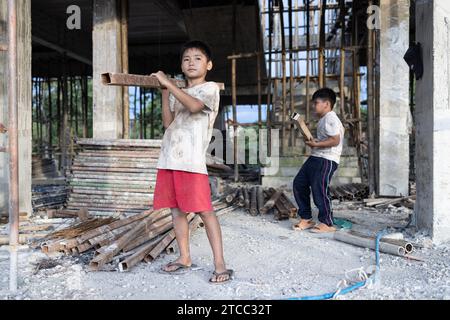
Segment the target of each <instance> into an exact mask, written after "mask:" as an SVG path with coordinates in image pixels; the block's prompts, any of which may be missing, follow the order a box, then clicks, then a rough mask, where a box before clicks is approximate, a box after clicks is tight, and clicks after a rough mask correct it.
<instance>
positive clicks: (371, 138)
mask: <svg viewBox="0 0 450 320" xmlns="http://www.w3.org/2000/svg"><path fill="white" fill-rule="evenodd" d="M372 4H373V1H372V0H369V6H371V5H372ZM367 39H368V40H367V41H368V43H367V129H368V130H367V135H368V142H369V193H370V194H373V193H374V192H375V158H374V157H375V154H374V153H375V132H374V103H373V100H374V86H373V82H374V81H373V29H371V28H369V30H368V38H367Z"/></svg>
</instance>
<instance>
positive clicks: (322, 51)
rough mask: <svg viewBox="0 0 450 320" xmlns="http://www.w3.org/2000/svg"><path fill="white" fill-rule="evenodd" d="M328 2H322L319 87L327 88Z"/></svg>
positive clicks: (324, 0)
mask: <svg viewBox="0 0 450 320" xmlns="http://www.w3.org/2000/svg"><path fill="white" fill-rule="evenodd" d="M326 5H327V1H326V0H321V4H320V6H321V10H320V27H319V60H318V61H319V87H320V88H323V87H325V19H326V14H325V13H326Z"/></svg>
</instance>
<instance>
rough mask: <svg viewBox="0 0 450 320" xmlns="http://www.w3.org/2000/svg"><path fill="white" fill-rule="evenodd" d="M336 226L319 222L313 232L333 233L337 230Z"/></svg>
mask: <svg viewBox="0 0 450 320" xmlns="http://www.w3.org/2000/svg"><path fill="white" fill-rule="evenodd" d="M335 231H336V228H335V227H330V226H326V225H324V224H319V225H317V226H315V227H314V228H312V229H311V232H312V233H332V232H335Z"/></svg>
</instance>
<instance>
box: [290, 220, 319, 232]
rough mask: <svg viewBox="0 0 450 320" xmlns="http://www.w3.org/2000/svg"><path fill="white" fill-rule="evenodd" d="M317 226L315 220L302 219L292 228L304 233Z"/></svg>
mask: <svg viewBox="0 0 450 320" xmlns="http://www.w3.org/2000/svg"><path fill="white" fill-rule="evenodd" d="M315 225H316V224H315V222H314V221H313V220H305V219H301V220H300V222H299V223H297V224H294V225H293V226H292V229H294V230H300V231H303V230H308V229H311V228H314V226H315Z"/></svg>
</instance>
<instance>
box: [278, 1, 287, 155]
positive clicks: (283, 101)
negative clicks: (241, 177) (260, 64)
mask: <svg viewBox="0 0 450 320" xmlns="http://www.w3.org/2000/svg"><path fill="white" fill-rule="evenodd" d="M278 8H279V11H280V12H279V14H280V27H281V72H282V80H281V91H282V96H281V105H282V118H281V142H282V143H281V149H280V152H281V154H282V155H283V154H284V152H285V150H286V148H287V142H288V140H287V139H286V112H287V110H286V107H287V106H286V96H287V93H286V43H285V33H284V17H283V14H282V13H281V12H282V11H283V1H280V2H279V7H278Z"/></svg>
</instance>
